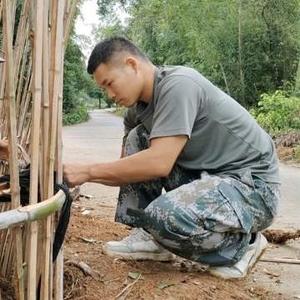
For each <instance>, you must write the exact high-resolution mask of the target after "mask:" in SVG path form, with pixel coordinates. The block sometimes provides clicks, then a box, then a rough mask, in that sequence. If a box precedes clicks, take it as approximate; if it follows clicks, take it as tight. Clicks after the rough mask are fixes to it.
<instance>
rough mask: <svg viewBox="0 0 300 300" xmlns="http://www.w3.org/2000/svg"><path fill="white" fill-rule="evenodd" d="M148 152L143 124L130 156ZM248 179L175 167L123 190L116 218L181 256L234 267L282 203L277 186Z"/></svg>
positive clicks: (134, 134) (132, 137)
mask: <svg viewBox="0 0 300 300" xmlns="http://www.w3.org/2000/svg"><path fill="white" fill-rule="evenodd" d="M147 147H149V135H148V133H147V132H146V130H145V128H144V127H143V126H142V125H139V126H137V127H136V128H135V129H133V130H132V131H131V132H130V133H129V135H128V138H127V141H126V145H125V152H126V154H127V155H131V154H133V153H136V152H138V151H141V150H143V149H146V148H147ZM245 176H246V177H247V176H248V177H249V178H248V183H247V184H245V183H244V180H243V182H242V181H241V180H237V179H235V178H232V177H229V176H227V177H226V176H216V175H210V174H208V173H207V172H200V171H191V170H185V169H183V168H181V167H180V166H178V165H175V167H174V168H173V170H172V172H171V174H170V175H169V176H168V177H167V178H161V179H157V180H153V181H147V182H141V183H134V184H129V185H125V186H122V187H121V188H120V194H119V201H118V206H117V211H116V217H115V219H116V221H117V222H121V223H124V224H127V225H130V226H133V227H143V228H144V229H145V230H147V231H148V232H150V233H151V234H152V236H153V237H154V238H155V240H156V241H157V242H158V243H159V244H161V245H162V246H163V247H165V248H166V249H168V250H170V251H171V252H173V253H175V254H177V255H179V256H181V257H184V258H187V259H190V260H193V261H197V262H201V263H205V264H209V265H214V266H217V265H232V264H234V263H235V262H237V261H238V260H239V259H240V258H241V257H242V256H243V254H244V253H245V251H246V250H247V247H248V245H249V241H250V239H251V233H255V232H258V231H260V230H262V229H264V228H266V227H268V226H269V225H270V224H271V222H272V220H273V218H274V216H275V214H276V209H277V204H278V200H279V186H278V185H277V184H267V183H265V182H263V181H262V180H260V179H259V178H255V177H254V178H253V177H252V176H251V174H250V172H249V175H248V174H245ZM246 181H247V180H246ZM163 189H164V190H165V193H162V191H163Z"/></svg>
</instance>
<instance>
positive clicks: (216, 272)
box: [207, 233, 268, 279]
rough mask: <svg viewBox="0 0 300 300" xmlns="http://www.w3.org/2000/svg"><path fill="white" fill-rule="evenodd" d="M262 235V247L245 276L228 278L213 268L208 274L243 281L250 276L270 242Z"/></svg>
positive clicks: (252, 259)
mask: <svg viewBox="0 0 300 300" xmlns="http://www.w3.org/2000/svg"><path fill="white" fill-rule="evenodd" d="M260 234H261V237H260V239H261V241H260V247H259V249H258V251H256V253H255V254H254V256H253V257H252V258H251V259H250V261H249V267H248V269H247V272H246V273H245V274H242V275H240V276H236V277H234V276H228V275H227V274H222V272H219V271H218V270H214V269H213V268H211V269H208V270H207V271H208V273H210V274H211V275H213V276H216V277H219V278H222V279H243V278H245V277H246V276H247V274H249V272H250V271H251V270H252V269H253V268H254V266H255V265H256V264H257V262H258V261H259V258H260V257H261V256H262V255H263V253H264V251H265V250H266V248H267V246H268V241H267V239H266V238H265V236H264V235H263V234H262V233H260ZM258 253H259V254H258Z"/></svg>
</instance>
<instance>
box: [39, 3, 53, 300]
mask: <svg viewBox="0 0 300 300" xmlns="http://www.w3.org/2000/svg"><path fill="white" fill-rule="evenodd" d="M44 6H45V8H44V23H43V30H44V35H43V124H42V125H43V144H42V155H43V158H42V161H43V184H42V186H43V197H44V199H46V198H47V197H48V196H49V194H48V168H47V158H48V149H49V130H50V128H49V119H50V110H49V30H48V28H49V17H48V14H49V1H48V0H45V1H44ZM51 222H52V216H48V217H47V218H46V219H45V220H44V221H43V223H42V228H43V233H42V245H41V247H42V248H41V249H42V253H43V256H44V260H43V261H42V262H41V274H42V277H41V295H40V296H41V298H43V297H44V296H46V295H47V294H48V293H49V288H48V284H47V282H48V281H49V276H50V270H51V268H50V266H51V263H52V260H51Z"/></svg>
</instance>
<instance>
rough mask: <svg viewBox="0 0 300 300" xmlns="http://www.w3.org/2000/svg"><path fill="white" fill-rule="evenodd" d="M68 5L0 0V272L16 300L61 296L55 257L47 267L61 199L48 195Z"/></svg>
mask: <svg viewBox="0 0 300 300" xmlns="http://www.w3.org/2000/svg"><path fill="white" fill-rule="evenodd" d="M76 3H77V0H23V1H16V0H0V57H4V59H5V62H4V63H0V120H1V121H0V138H3V137H8V140H9V152H10V156H9V163H8V164H7V163H3V162H1V163H0V175H1V174H6V173H7V172H8V171H9V173H10V193H11V199H12V202H11V203H1V202H0V277H1V276H2V277H6V278H10V276H12V275H13V276H14V277H15V279H14V280H13V281H12V282H15V283H16V284H15V288H16V296H17V298H18V299H36V298H38V296H39V297H40V299H52V298H55V299H62V298H63V255H62V251H60V254H59V255H58V258H57V260H56V263H55V264H53V262H52V244H53V236H54V228H55V227H56V225H55V223H56V221H57V215H56V216H55V214H54V213H55V211H57V210H58V209H60V208H61V206H62V203H63V202H62V201H64V198H65V197H64V193H62V192H59V193H58V194H57V195H55V196H54V171H56V174H57V176H56V183H62V163H61V152H62V151H61V147H62V142H61V132H62V87H63V58H64V50H65V46H66V41H67V39H68V35H69V32H70V28H71V24H72V19H73V16H74V13H75V9H76ZM2 24H3V26H2ZM28 155H29V156H28ZM28 157H29V158H28ZM30 161H31V163H30V187H29V188H30V197H29V199H30V200H29V202H30V205H29V206H28V207H27V208H26V207H24V208H20V187H19V170H20V168H22V167H24V165H26V164H28V162H30ZM53 197H54V198H53ZM39 199H45V200H44V201H42V202H41V203H38V201H39ZM47 199H49V200H47ZM32 212H34V213H32ZM24 222H27V223H26V225H25V224H24ZM12 225H14V227H13V228H8V227H9V226H12ZM7 228H8V229H7ZM37 249H40V250H39V251H37ZM37 293H40V295H37ZM1 296H2V297H5V295H3V294H2V295H1V286H0V299H1Z"/></svg>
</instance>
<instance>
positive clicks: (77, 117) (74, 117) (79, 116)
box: [63, 104, 89, 125]
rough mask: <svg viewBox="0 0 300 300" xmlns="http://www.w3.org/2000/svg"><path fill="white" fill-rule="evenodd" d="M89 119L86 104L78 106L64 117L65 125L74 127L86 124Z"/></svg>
mask: <svg viewBox="0 0 300 300" xmlns="http://www.w3.org/2000/svg"><path fill="white" fill-rule="evenodd" d="M88 119H89V114H88V111H87V107H86V105H84V104H80V105H78V106H77V107H76V108H75V109H74V110H73V111H70V112H69V113H67V114H64V115H63V124H64V125H72V124H78V123H81V122H85V121H87V120H88Z"/></svg>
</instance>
